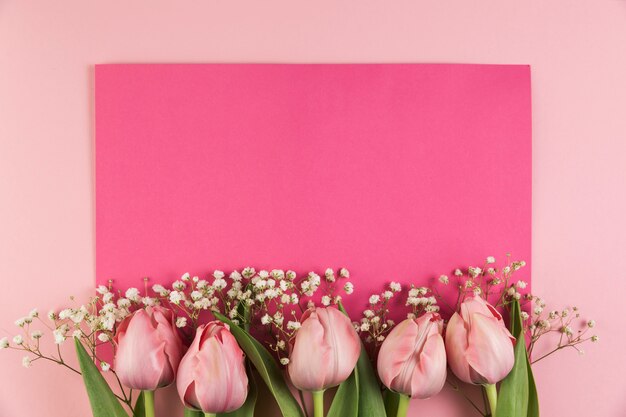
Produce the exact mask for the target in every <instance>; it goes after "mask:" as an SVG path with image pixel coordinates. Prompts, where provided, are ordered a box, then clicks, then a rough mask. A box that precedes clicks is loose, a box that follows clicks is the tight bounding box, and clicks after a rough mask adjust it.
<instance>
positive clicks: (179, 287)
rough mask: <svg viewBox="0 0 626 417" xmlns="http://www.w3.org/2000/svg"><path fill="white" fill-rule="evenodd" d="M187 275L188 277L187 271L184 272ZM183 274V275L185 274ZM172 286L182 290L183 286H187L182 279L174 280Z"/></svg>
mask: <svg viewBox="0 0 626 417" xmlns="http://www.w3.org/2000/svg"><path fill="white" fill-rule="evenodd" d="M185 275H187V277H189V273H187V274H185ZM185 275H183V276H185ZM172 288H174V289H175V290H176V291H182V290H184V289H185V288H187V284H185V283H184V282H183V281H174V283H173V284H172Z"/></svg>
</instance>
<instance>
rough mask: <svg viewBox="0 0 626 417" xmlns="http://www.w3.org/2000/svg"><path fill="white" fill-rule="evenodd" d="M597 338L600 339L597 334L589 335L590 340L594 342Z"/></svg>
mask: <svg viewBox="0 0 626 417" xmlns="http://www.w3.org/2000/svg"><path fill="white" fill-rule="evenodd" d="M598 340H600V338H599V337H598V336H596V335H593V336H591V341H592V342H594V343H595V342H597V341H598Z"/></svg>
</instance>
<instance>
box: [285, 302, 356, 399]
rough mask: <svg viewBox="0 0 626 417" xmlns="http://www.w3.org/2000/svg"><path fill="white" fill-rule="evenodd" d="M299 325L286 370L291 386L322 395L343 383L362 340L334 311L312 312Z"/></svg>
mask: <svg viewBox="0 0 626 417" xmlns="http://www.w3.org/2000/svg"><path fill="white" fill-rule="evenodd" d="M301 323H302V327H301V328H300V329H299V330H298V332H297V333H296V337H295V342H294V344H293V347H292V350H291V355H290V358H289V365H288V367H287V372H288V374H289V378H290V379H291V382H292V383H293V385H294V386H295V387H296V388H298V389H300V390H304V391H323V390H325V389H326V388H329V387H334V386H336V385H339V384H340V383H341V382H343V381H345V380H346V379H347V378H348V377H349V376H350V374H351V373H352V371H353V370H354V367H355V366H356V362H357V360H358V359H359V354H360V353H361V340H360V339H359V335H358V334H357V333H356V331H355V330H354V327H352V323H351V322H350V319H349V318H348V316H346V315H345V314H343V313H342V312H340V311H339V310H337V309H336V308H331V307H328V308H311V309H309V310H307V311H306V312H305V313H304V314H303V315H302V319H301Z"/></svg>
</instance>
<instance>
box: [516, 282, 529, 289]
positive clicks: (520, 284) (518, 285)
mask: <svg viewBox="0 0 626 417" xmlns="http://www.w3.org/2000/svg"><path fill="white" fill-rule="evenodd" d="M515 285H516V286H517V288H519V289H522V290H523V289H524V288H526V286H527V285H528V284H527V283H526V281H517V283H515Z"/></svg>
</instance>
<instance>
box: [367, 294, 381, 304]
mask: <svg viewBox="0 0 626 417" xmlns="http://www.w3.org/2000/svg"><path fill="white" fill-rule="evenodd" d="M379 301H380V295H378V294H374V295H372V296H371V297H370V299H369V302H370V304H371V305H375V304H378V302H379Z"/></svg>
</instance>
